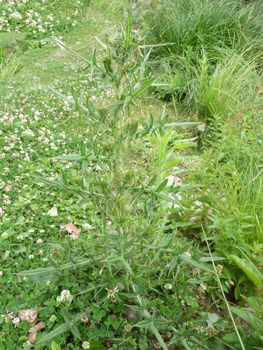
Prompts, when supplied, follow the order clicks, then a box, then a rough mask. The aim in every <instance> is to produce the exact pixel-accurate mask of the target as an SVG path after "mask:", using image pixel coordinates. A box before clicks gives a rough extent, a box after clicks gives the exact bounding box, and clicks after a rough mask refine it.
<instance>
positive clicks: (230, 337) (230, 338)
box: [223, 333, 238, 343]
mask: <svg viewBox="0 0 263 350" xmlns="http://www.w3.org/2000/svg"><path fill="white" fill-rule="evenodd" d="M223 340H224V341H225V342H229V343H238V336H237V334H236V333H228V334H226V335H224V337H223Z"/></svg>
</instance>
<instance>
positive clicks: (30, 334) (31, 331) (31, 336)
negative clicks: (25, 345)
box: [27, 322, 45, 344]
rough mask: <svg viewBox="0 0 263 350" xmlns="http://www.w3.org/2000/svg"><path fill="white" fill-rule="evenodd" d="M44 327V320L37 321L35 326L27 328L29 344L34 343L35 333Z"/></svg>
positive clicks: (35, 340) (35, 339)
mask: <svg viewBox="0 0 263 350" xmlns="http://www.w3.org/2000/svg"><path fill="white" fill-rule="evenodd" d="M44 328H45V324H44V322H38V323H37V324H36V325H35V327H32V328H30V329H29V332H28V336H27V339H28V340H29V341H30V343H31V344H36V342H37V333H38V332H39V331H41V329H44Z"/></svg>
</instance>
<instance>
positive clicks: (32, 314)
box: [18, 309, 37, 326]
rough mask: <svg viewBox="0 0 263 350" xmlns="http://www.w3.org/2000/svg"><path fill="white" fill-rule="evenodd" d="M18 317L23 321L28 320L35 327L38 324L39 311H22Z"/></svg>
mask: <svg viewBox="0 0 263 350" xmlns="http://www.w3.org/2000/svg"><path fill="white" fill-rule="evenodd" d="M18 317H19V318H20V320H21V321H24V320H27V321H28V323H29V324H30V325H31V326H33V325H34V323H36V322H37V311H35V310H31V309H27V310H21V311H19V313H18Z"/></svg>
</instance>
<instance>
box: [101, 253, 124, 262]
mask: <svg viewBox="0 0 263 350" xmlns="http://www.w3.org/2000/svg"><path fill="white" fill-rule="evenodd" d="M120 259H121V258H120V256H119V255H116V254H114V255H110V256H108V257H107V258H106V259H104V261H106V262H115V261H119V260H120Z"/></svg>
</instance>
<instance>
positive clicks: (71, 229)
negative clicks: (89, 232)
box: [65, 223, 81, 237]
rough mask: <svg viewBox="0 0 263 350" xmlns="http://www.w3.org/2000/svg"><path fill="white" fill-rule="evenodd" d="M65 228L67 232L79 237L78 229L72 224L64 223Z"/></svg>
mask: <svg viewBox="0 0 263 350" xmlns="http://www.w3.org/2000/svg"><path fill="white" fill-rule="evenodd" d="M65 229H66V230H67V231H68V233H69V234H71V235H73V236H75V237H79V234H80V232H81V230H80V229H78V228H77V227H76V226H75V225H74V224H72V223H69V224H66V225H65Z"/></svg>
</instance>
